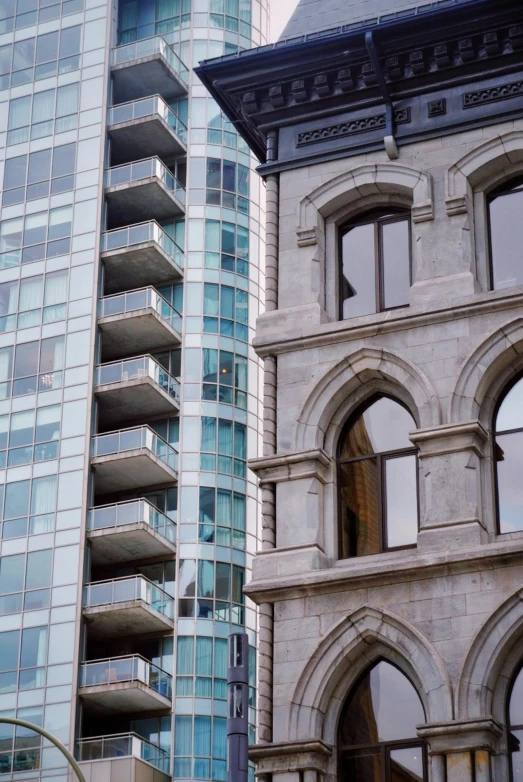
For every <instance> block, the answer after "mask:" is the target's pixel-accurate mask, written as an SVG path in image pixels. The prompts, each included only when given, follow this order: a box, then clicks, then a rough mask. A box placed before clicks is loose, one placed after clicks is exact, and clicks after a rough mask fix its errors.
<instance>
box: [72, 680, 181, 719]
mask: <svg viewBox="0 0 523 782" xmlns="http://www.w3.org/2000/svg"><path fill="white" fill-rule="evenodd" d="M78 694H79V695H80V697H81V698H82V699H83V702H84V705H85V706H86V707H87V708H88V709H89V710H90V711H94V712H102V713H106V714H107V713H109V714H138V713H139V712H144V711H161V710H164V709H168V710H170V709H171V708H172V702H171V699H170V698H166V697H165V696H164V695H161V694H160V693H159V692H157V691H156V690H154V689H152V687H149V686H148V685H147V684H144V683H143V682H139V681H128V682H111V683H107V684H94V685H87V686H83V687H79V689H78Z"/></svg>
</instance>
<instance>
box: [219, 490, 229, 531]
mask: <svg viewBox="0 0 523 782" xmlns="http://www.w3.org/2000/svg"><path fill="white" fill-rule="evenodd" d="M231 520H232V497H231V492H230V491H226V490H225V489H218V492H217V501H216V523H217V524H219V525H220V526H222V527H230V526H231Z"/></svg>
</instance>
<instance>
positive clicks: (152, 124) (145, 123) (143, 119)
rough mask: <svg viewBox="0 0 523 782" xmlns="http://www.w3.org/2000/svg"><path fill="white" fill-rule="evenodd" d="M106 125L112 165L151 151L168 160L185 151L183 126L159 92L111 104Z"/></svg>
mask: <svg viewBox="0 0 523 782" xmlns="http://www.w3.org/2000/svg"><path fill="white" fill-rule="evenodd" d="M107 126H108V127H107V130H108V132H109V135H110V137H111V140H112V142H113V143H112V145H111V160H112V162H113V163H115V164H116V165H118V163H129V162H130V161H131V160H141V159H142V158H144V157H154V156H155V155H158V157H160V158H163V159H164V160H170V159H172V158H175V157H179V156H181V155H185V154H186V152H187V147H186V143H187V128H186V126H185V125H184V123H183V122H182V121H181V119H180V118H179V117H178V116H177V115H176V114H175V113H174V111H173V110H172V109H171V108H169V106H168V105H167V103H166V102H165V101H164V100H163V98H161V97H160V96H159V95H152V96H150V97H148V98H141V99H140V100H133V101H130V102H129V103H120V104H118V105H117V106H112V107H111V108H110V109H109V110H108V112H107Z"/></svg>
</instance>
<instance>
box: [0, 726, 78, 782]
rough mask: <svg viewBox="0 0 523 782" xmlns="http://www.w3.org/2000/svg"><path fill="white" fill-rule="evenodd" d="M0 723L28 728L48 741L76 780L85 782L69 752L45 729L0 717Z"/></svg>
mask: <svg viewBox="0 0 523 782" xmlns="http://www.w3.org/2000/svg"><path fill="white" fill-rule="evenodd" d="M0 723H7V724H9V725H19V726H20V727H21V728H28V729H29V730H33V731H34V732H35V733H39V734H40V735H41V736H43V737H44V738H45V739H47V740H48V741H50V742H51V744H54V745H55V747H56V748H57V749H59V750H60V752H61V753H62V755H64V757H65V758H66V760H67V762H68V763H69V765H70V766H72V768H73V771H74V773H75V774H76V777H77V779H78V782H87V780H86V778H85V777H84V775H83V774H82V771H81V769H80V766H79V765H78V763H77V762H76V760H75V759H74V758H73V756H72V755H71V753H70V752H69V750H68V749H66V748H65V747H64V745H63V744H62V742H61V741H60V740H59V739H57V738H56V736H53V734H52V733H49V731H48V730H45V728H41V727H40V726H39V725H34V724H33V723H32V722H27V720H18V719H15V718H14V717H0Z"/></svg>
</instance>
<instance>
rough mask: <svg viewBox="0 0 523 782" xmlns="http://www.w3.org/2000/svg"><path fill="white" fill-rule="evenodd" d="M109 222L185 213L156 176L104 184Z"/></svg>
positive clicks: (126, 222)
mask: <svg viewBox="0 0 523 782" xmlns="http://www.w3.org/2000/svg"><path fill="white" fill-rule="evenodd" d="M105 197H106V200H107V205H108V226H109V228H119V227H120V226H122V225H129V223H134V222H138V221H139V220H170V219H174V218H176V217H181V216H182V215H184V214H185V204H184V203H183V202H182V201H181V200H179V198H178V197H177V196H176V194H175V193H173V192H172V191H171V190H169V189H168V188H167V187H166V186H165V185H164V183H163V182H162V181H161V180H160V179H159V178H158V177H155V176H151V177H148V178H147V179H140V180H138V181H136V182H124V183H123V184H120V185H112V186H110V187H106V188H105Z"/></svg>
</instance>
